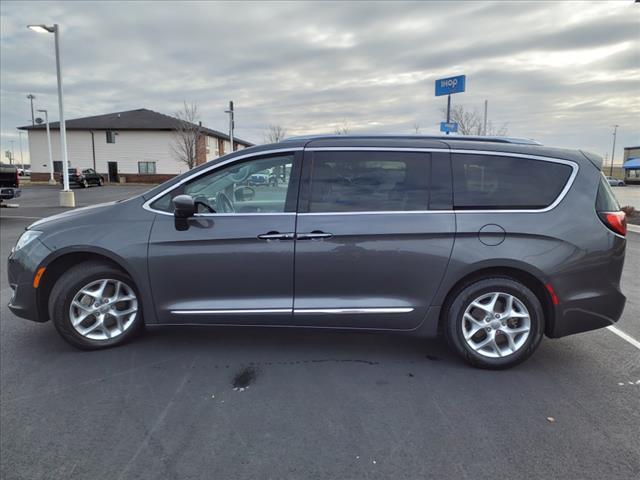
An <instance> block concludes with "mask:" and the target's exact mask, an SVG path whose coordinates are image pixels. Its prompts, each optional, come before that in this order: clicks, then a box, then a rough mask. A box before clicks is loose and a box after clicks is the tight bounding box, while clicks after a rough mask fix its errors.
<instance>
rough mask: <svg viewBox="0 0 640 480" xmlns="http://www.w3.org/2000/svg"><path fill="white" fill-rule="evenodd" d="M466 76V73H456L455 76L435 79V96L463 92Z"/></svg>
mask: <svg viewBox="0 0 640 480" xmlns="http://www.w3.org/2000/svg"><path fill="white" fill-rule="evenodd" d="M466 78H467V77H466V75H458V76H457V77H449V78H441V79H439V80H436V97H439V96H441V95H451V94H452V93H462V92H464V84H465V80H466Z"/></svg>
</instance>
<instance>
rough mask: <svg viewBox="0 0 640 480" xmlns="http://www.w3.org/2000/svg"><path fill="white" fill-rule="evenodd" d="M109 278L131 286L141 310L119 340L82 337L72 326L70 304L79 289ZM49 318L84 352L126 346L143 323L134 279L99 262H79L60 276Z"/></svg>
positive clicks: (69, 340) (116, 338) (52, 295)
mask: <svg viewBox="0 0 640 480" xmlns="http://www.w3.org/2000/svg"><path fill="white" fill-rule="evenodd" d="M106 278H108V279H115V280H119V281H122V282H124V283H126V284H127V285H128V286H129V287H131V289H132V290H133V291H134V292H135V294H136V297H137V299H138V311H137V314H136V317H135V319H134V321H133V323H132V324H131V326H130V327H129V328H128V329H127V330H125V331H124V332H123V333H121V334H120V335H118V336H117V337H115V338H110V339H106V340H93V339H90V338H87V337H85V336H83V335H81V334H80V333H79V332H78V331H77V330H76V329H75V328H74V327H73V325H72V324H71V319H70V315H69V309H70V306H71V301H72V300H73V298H74V296H75V295H76V293H78V291H79V290H80V289H82V288H83V287H84V286H85V285H87V284H89V283H90V282H92V281H95V280H100V279H106ZM49 317H50V318H51V319H52V321H53V324H54V325H55V327H56V329H57V330H58V333H60V335H61V336H62V338H64V339H65V340H66V341H67V342H68V343H70V344H71V345H73V346H74V347H77V348H80V349H82V350H97V349H101V348H108V347H113V346H116V345H120V344H123V343H125V342H127V341H128V340H130V339H131V338H133V336H134V335H135V334H136V333H137V332H138V331H139V330H140V327H141V325H142V324H143V323H144V321H143V319H142V302H141V299H140V294H139V293H138V290H137V288H136V286H135V284H134V283H133V280H131V278H130V277H129V276H128V275H127V274H126V273H124V272H123V271H121V270H119V269H117V268H115V267H113V266H111V265H109V264H107V263H103V262H99V261H87V262H83V263H80V264H78V265H76V266H74V267H72V268H70V269H69V270H67V271H66V272H65V273H64V274H62V275H61V276H60V278H59V279H58V280H57V281H56V283H55V285H54V286H53V289H52V290H51V295H50V296H49Z"/></svg>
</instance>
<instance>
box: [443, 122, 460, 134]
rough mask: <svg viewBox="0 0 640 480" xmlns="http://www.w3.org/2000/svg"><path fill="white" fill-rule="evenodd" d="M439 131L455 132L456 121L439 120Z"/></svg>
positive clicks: (456, 128) (456, 127) (456, 129)
mask: <svg viewBox="0 0 640 480" xmlns="http://www.w3.org/2000/svg"><path fill="white" fill-rule="evenodd" d="M440 131H441V132H446V133H449V132H457V131H458V124H457V123H456V122H449V123H447V122H440Z"/></svg>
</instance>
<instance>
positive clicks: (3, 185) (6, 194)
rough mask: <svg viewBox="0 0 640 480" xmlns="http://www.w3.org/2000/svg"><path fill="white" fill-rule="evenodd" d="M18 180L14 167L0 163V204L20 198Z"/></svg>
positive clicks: (16, 170)
mask: <svg viewBox="0 0 640 480" xmlns="http://www.w3.org/2000/svg"><path fill="white" fill-rule="evenodd" d="M20 193H21V191H20V178H18V169H17V168H16V167H15V166H14V165H9V164H7V163H0V202H2V201H3V200H11V199H13V198H17V197H19V196H20Z"/></svg>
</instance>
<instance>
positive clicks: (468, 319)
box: [462, 292, 531, 358]
mask: <svg viewBox="0 0 640 480" xmlns="http://www.w3.org/2000/svg"><path fill="white" fill-rule="evenodd" d="M530 331H531V317H530V315H529V311H528V310H527V307H525V305H524V303H522V301H520V300H519V299H518V298H517V297H515V296H513V295H511V294H509V293H503V292H491V293H485V294H483V295H481V296H480V297H478V298H476V299H475V300H474V301H472V302H471V303H469V305H468V306H467V308H466V310H465V312H464V315H463V316H462V334H463V337H464V340H465V342H466V343H467V345H468V346H469V347H471V348H472V349H473V350H474V351H475V352H476V353H478V354H479V355H482V356H484V357H489V358H500V357H505V356H507V355H511V354H513V353H515V352H517V351H518V350H519V349H520V348H522V346H523V345H524V344H525V343H526V341H527V338H529V333H530Z"/></svg>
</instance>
